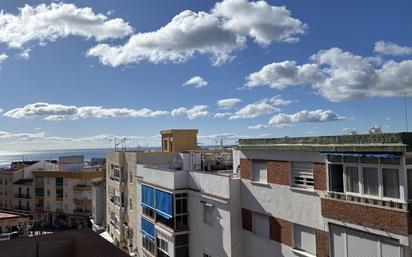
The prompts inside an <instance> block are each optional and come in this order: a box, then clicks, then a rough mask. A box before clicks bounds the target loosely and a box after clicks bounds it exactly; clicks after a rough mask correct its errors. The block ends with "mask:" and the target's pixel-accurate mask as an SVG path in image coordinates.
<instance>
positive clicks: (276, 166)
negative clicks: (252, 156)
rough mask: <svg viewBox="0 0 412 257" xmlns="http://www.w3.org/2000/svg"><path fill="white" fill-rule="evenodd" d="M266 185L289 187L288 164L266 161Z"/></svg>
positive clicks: (286, 162) (285, 162)
mask: <svg viewBox="0 0 412 257" xmlns="http://www.w3.org/2000/svg"><path fill="white" fill-rule="evenodd" d="M266 165H267V180H268V183H272V184H279V185H286V186H288V185H289V180H290V179H289V177H290V175H289V174H290V172H289V162H288V161H268V162H267V164H266Z"/></svg>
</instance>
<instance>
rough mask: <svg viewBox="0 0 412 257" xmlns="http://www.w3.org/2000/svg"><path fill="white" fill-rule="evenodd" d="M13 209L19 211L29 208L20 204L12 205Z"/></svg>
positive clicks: (28, 209)
mask: <svg viewBox="0 0 412 257" xmlns="http://www.w3.org/2000/svg"><path fill="white" fill-rule="evenodd" d="M14 209H16V210H20V211H30V208H27V207H26V206H21V205H17V206H14Z"/></svg>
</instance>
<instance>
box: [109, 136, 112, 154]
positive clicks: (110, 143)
mask: <svg viewBox="0 0 412 257" xmlns="http://www.w3.org/2000/svg"><path fill="white" fill-rule="evenodd" d="M112 142H113V138H110V139H109V145H110V146H109V149H110V152H111V151H112Z"/></svg>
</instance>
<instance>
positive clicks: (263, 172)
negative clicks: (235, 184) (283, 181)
mask: <svg viewBox="0 0 412 257" xmlns="http://www.w3.org/2000/svg"><path fill="white" fill-rule="evenodd" d="M252 180H253V181H258V182H261V183H267V167H266V162H265V161H254V162H253V171H252Z"/></svg>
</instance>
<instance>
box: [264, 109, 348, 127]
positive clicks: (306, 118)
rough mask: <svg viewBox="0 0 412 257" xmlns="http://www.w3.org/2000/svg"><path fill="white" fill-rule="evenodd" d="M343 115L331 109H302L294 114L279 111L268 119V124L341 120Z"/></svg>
mask: <svg viewBox="0 0 412 257" xmlns="http://www.w3.org/2000/svg"><path fill="white" fill-rule="evenodd" d="M343 119H345V117H343V116H341V115H338V114H336V113H334V112H332V111H331V110H322V109H319V110H315V111H307V110H302V111H300V112H297V113H294V114H284V113H279V114H276V115H274V116H273V117H272V118H271V119H270V120H269V123H268V124H269V125H276V124H288V123H300V122H327V121H336V120H343Z"/></svg>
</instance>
